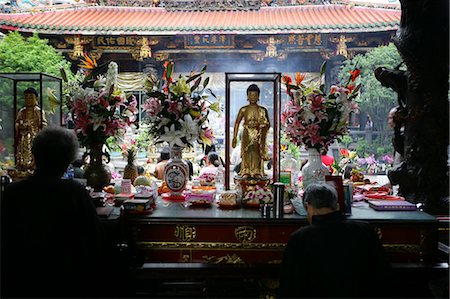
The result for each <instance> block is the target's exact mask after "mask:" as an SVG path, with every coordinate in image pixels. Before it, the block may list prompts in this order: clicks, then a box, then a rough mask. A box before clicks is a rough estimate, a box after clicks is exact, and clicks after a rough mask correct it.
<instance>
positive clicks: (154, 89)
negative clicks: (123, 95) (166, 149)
mask: <svg viewBox="0 0 450 299" xmlns="http://www.w3.org/2000/svg"><path fill="white" fill-rule="evenodd" d="M172 71H173V62H171V61H167V62H166V63H165V64H164V74H163V76H162V78H161V79H160V80H156V79H154V78H152V77H150V78H149V79H148V84H147V88H148V92H147V94H148V96H149V99H147V100H146V101H145V103H144V104H143V108H144V111H145V112H146V113H147V121H148V123H149V125H150V132H151V135H153V137H154V138H155V143H162V142H167V143H168V144H169V146H170V147H173V146H174V145H177V146H180V147H185V146H187V147H191V146H193V143H194V142H195V141H197V142H199V143H202V144H207V145H211V144H212V141H213V140H214V135H213V132H212V130H211V128H210V127H209V123H208V115H209V113H210V111H211V110H213V111H215V112H217V113H218V112H220V105H219V102H214V103H212V102H210V101H208V97H209V96H210V95H212V96H213V97H215V95H214V93H212V91H211V90H210V89H209V88H206V87H207V85H208V82H209V78H206V79H204V80H203V79H202V75H203V74H204V72H205V71H206V66H205V67H204V68H203V69H202V70H201V71H200V73H193V74H191V75H190V76H188V77H184V76H181V75H180V77H179V78H178V80H177V81H174V80H173V79H172V77H171V76H172ZM202 80H203V82H202Z"/></svg>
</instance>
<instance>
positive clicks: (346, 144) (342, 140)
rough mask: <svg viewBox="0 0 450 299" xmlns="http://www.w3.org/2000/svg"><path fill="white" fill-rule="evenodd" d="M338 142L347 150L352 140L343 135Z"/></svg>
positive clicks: (348, 136)
mask: <svg viewBox="0 0 450 299" xmlns="http://www.w3.org/2000/svg"><path fill="white" fill-rule="evenodd" d="M340 142H341V143H342V144H343V145H344V148H346V149H348V146H349V145H350V143H352V142H353V138H352V136H350V135H344V136H342V138H341V140H340Z"/></svg>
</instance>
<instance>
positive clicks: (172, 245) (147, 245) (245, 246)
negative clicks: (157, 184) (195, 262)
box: [136, 242, 286, 251]
mask: <svg viewBox="0 0 450 299" xmlns="http://www.w3.org/2000/svg"><path fill="white" fill-rule="evenodd" d="M136 246H137V248H139V249H144V250H145V249H177V250H180V249H182V250H210V249H213V250H243V251H245V250H255V249H263V250H284V248H285V247H286V243H248V242H246V243H226V242H136Z"/></svg>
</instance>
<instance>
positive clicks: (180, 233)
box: [174, 225, 197, 242]
mask: <svg viewBox="0 0 450 299" xmlns="http://www.w3.org/2000/svg"><path fill="white" fill-rule="evenodd" d="M174 234H175V237H176V238H177V239H178V240H180V241H182V242H190V241H192V240H194V239H195V237H196V236H197V230H196V228H195V227H194V226H188V225H177V226H176V227H175V233H174Z"/></svg>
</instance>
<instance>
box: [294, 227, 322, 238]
mask: <svg viewBox="0 0 450 299" xmlns="http://www.w3.org/2000/svg"><path fill="white" fill-rule="evenodd" d="M316 231H317V227H316V226H315V225H306V226H303V227H301V228H299V229H297V230H296V231H294V232H293V233H292V234H291V236H290V239H292V240H301V239H304V238H308V236H310V235H313V234H315V233H316Z"/></svg>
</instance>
